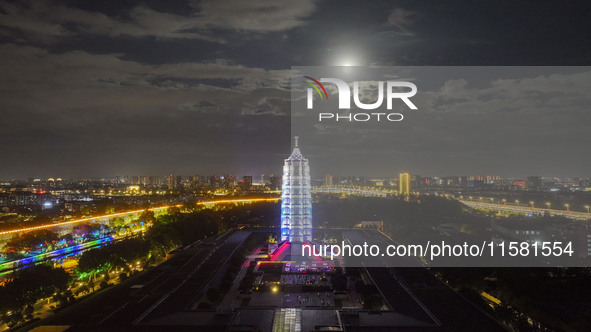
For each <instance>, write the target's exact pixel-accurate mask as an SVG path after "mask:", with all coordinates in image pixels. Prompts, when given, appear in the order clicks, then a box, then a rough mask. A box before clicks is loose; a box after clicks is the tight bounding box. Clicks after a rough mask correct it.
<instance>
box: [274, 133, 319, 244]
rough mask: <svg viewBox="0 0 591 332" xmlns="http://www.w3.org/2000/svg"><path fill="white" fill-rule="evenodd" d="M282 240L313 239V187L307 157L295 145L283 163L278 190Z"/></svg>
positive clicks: (296, 140)
mask: <svg viewBox="0 0 591 332" xmlns="http://www.w3.org/2000/svg"><path fill="white" fill-rule="evenodd" d="M281 241H290V242H296V243H298V242H303V241H312V187H311V184H310V166H309V165H308V159H306V158H304V156H302V153H301V152H300V149H299V148H298V137H297V136H296V137H295V147H294V149H293V152H292V153H291V156H289V158H287V159H285V163H284V164H283V185H282V191H281Z"/></svg>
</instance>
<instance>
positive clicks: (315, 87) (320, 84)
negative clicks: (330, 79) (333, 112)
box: [304, 76, 328, 100]
mask: <svg viewBox="0 0 591 332" xmlns="http://www.w3.org/2000/svg"><path fill="white" fill-rule="evenodd" d="M304 77H305V78H307V79H309V80H312V81H314V83H316V85H314V84H312V83H311V82H308V81H304V83H306V84H308V85H309V86H311V87H313V88H314V90H316V92H318V95H319V96H320V99H324V98H325V97H326V100H328V94H327V93H326V89H324V86H323V85H322V83H320V82H318V80H317V79H315V78H312V77H310V76H304ZM318 87H320V88H321V89H322V91H323V92H324V97H323V96H322V93H321V92H320V89H318ZM309 96H310V97H311V96H312V95H309Z"/></svg>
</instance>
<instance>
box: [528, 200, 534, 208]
mask: <svg viewBox="0 0 591 332" xmlns="http://www.w3.org/2000/svg"><path fill="white" fill-rule="evenodd" d="M529 204H531V209H532V210H533V209H534V201H529Z"/></svg>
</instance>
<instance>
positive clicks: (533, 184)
mask: <svg viewBox="0 0 591 332" xmlns="http://www.w3.org/2000/svg"><path fill="white" fill-rule="evenodd" d="M525 186H526V188H527V189H541V188H542V177H541V176H537V175H532V176H528V177H527V179H526V180H525Z"/></svg>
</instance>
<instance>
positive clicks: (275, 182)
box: [269, 175, 281, 190]
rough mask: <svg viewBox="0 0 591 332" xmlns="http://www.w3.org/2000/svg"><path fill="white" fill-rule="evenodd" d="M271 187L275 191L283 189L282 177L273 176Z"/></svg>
mask: <svg viewBox="0 0 591 332" xmlns="http://www.w3.org/2000/svg"><path fill="white" fill-rule="evenodd" d="M269 187H270V188H271V189H273V190H277V189H281V177H280V176H274V175H271V177H269Z"/></svg>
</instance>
